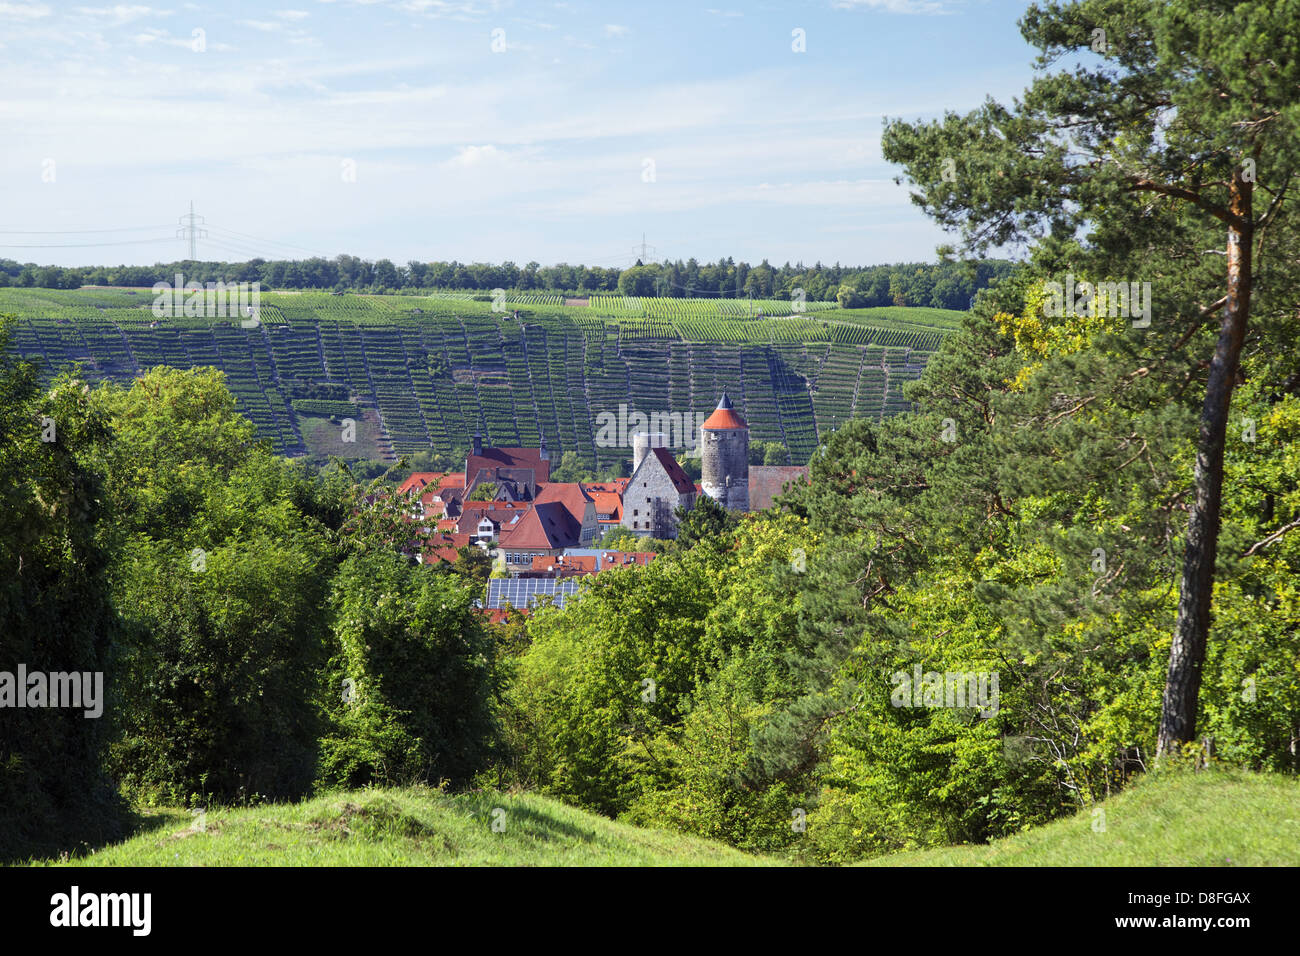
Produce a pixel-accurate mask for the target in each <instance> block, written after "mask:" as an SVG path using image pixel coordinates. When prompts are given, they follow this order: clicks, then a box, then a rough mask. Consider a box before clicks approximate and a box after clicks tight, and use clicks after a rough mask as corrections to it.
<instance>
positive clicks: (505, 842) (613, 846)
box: [72, 788, 779, 866]
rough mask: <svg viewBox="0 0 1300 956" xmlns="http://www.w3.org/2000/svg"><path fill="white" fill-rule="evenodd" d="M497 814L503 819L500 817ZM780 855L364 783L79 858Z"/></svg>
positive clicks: (547, 859) (756, 860)
mask: <svg viewBox="0 0 1300 956" xmlns="http://www.w3.org/2000/svg"><path fill="white" fill-rule="evenodd" d="M494 824H495V826H496V829H493V827H494ZM776 862H779V861H775V860H766V859H763V858H760V857H756V856H752V855H749V854H746V853H741V852H740V851H739V850H733V849H731V848H729V847H726V846H723V845H722V844H720V843H714V842H712V841H709V840H702V839H698V838H696V837H687V836H682V835H680V834H676V833H668V832H665V831H660V830H642V829H638V828H637V827H633V826H628V825H626V824H622V823H615V822H613V821H611V820H606V819H605V818H604V817H600V816H596V815H594V814H590V813H586V812H584V811H582V810H575V809H573V808H572V807H567V806H565V805H564V804H562V803H560V802H558V801H556V800H551V799H548V798H546V797H538V796H533V795H529V794H524V795H515V796H509V795H506V794H500V793H474V794H463V795H459V796H448V795H445V794H442V793H439V792H438V791H436V790H431V789H428V788H411V789H403V790H367V791H356V792H350V793H341V794H336V795H330V796H323V797H317V798H315V799H313V800H308V801H305V802H303V803H299V804H277V805H272V806H264V807H258V808H255V809H242V810H219V811H212V812H208V813H206V814H204V816H203V817H201V818H200V817H199V816H194V815H191V814H188V813H185V812H184V811H176V810H165V811H156V812H154V813H153V814H152V816H150V817H147V818H146V820H145V824H144V830H143V831H142V832H141V833H139V834H138V835H137V836H134V837H132V838H131V839H129V840H127V841H125V842H123V843H120V844H118V845H116V846H111V847H108V848H106V849H103V850H100V851H98V852H96V853H94V854H93V855H90V856H86V857H82V858H79V859H77V860H74V861H72V865H76V866H87V865H90V866H403V865H409V866H430V865H442V866H448V865H450V866H755V865H770V864H772V863H776Z"/></svg>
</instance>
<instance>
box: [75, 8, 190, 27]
mask: <svg viewBox="0 0 1300 956" xmlns="http://www.w3.org/2000/svg"><path fill="white" fill-rule="evenodd" d="M75 12H77V13H79V14H81V15H82V16H83V17H96V18H100V19H107V20H111V21H112V22H113V23H114V24H121V23H130V22H131V21H132V20H139V19H140V18H141V17H168V16H171V11H170V10H157V9H155V8H153V7H145V6H140V5H128V4H124V3H119V4H116V5H115V6H111V7H77V8H76V11H75Z"/></svg>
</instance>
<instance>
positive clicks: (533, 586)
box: [487, 578, 578, 608]
mask: <svg viewBox="0 0 1300 956" xmlns="http://www.w3.org/2000/svg"><path fill="white" fill-rule="evenodd" d="M577 591H578V582H577V581H563V580H560V581H557V580H553V579H551V578H510V579H508V580H507V579H506V578H490V579H489V580H488V600H487V606H488V607H493V608H499V607H504V606H505V605H506V604H507V603H508V604H510V605H511V606H512V607H517V608H527V607H532V606H533V603H534V600H535V599H536V598H537V597H539V596H542V595H548V596H550V597H551V598H553V599H554V600H555V604H556V606H557V607H564V602H565V600H566V599H567V598H568V597H569V595H571V594H576V593H577Z"/></svg>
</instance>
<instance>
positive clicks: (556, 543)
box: [501, 501, 582, 551]
mask: <svg viewBox="0 0 1300 956" xmlns="http://www.w3.org/2000/svg"><path fill="white" fill-rule="evenodd" d="M581 535H582V525H581V524H580V523H579V522H577V521H575V520H574V519H573V516H572V515H571V514H569V512H568V510H567V509H566V508H565V507H564V506H563V505H562V504H560V503H559V502H556V501H549V502H546V503H545V504H535V505H533V507H532V508H530V509H529V511H528V513H527V514H526V515H524V517H523V518H522V519H520V521H519V522H518V523H517V524H516V525H515V527H514V528H513V529H511V530H510V531H502V533H501V546H502V547H503V548H509V549H511V550H518V549H524V548H526V549H528V550H538V551H543V550H544V551H554V550H557V549H559V548H573V547H576V546H577V545H578V542H579V539H580V537H581Z"/></svg>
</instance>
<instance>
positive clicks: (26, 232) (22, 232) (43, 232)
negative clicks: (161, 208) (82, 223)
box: [0, 222, 171, 236]
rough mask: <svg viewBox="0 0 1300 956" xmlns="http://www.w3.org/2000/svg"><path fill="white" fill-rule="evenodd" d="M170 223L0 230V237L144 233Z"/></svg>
mask: <svg viewBox="0 0 1300 956" xmlns="http://www.w3.org/2000/svg"><path fill="white" fill-rule="evenodd" d="M170 225H171V223H168V222H164V223H163V224H162V225H159V226H119V227H118V228H116V229H0V236H80V235H85V234H89V233H96V232H144V231H145V230H146V229H166V228H168V227H169V226H170Z"/></svg>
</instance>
